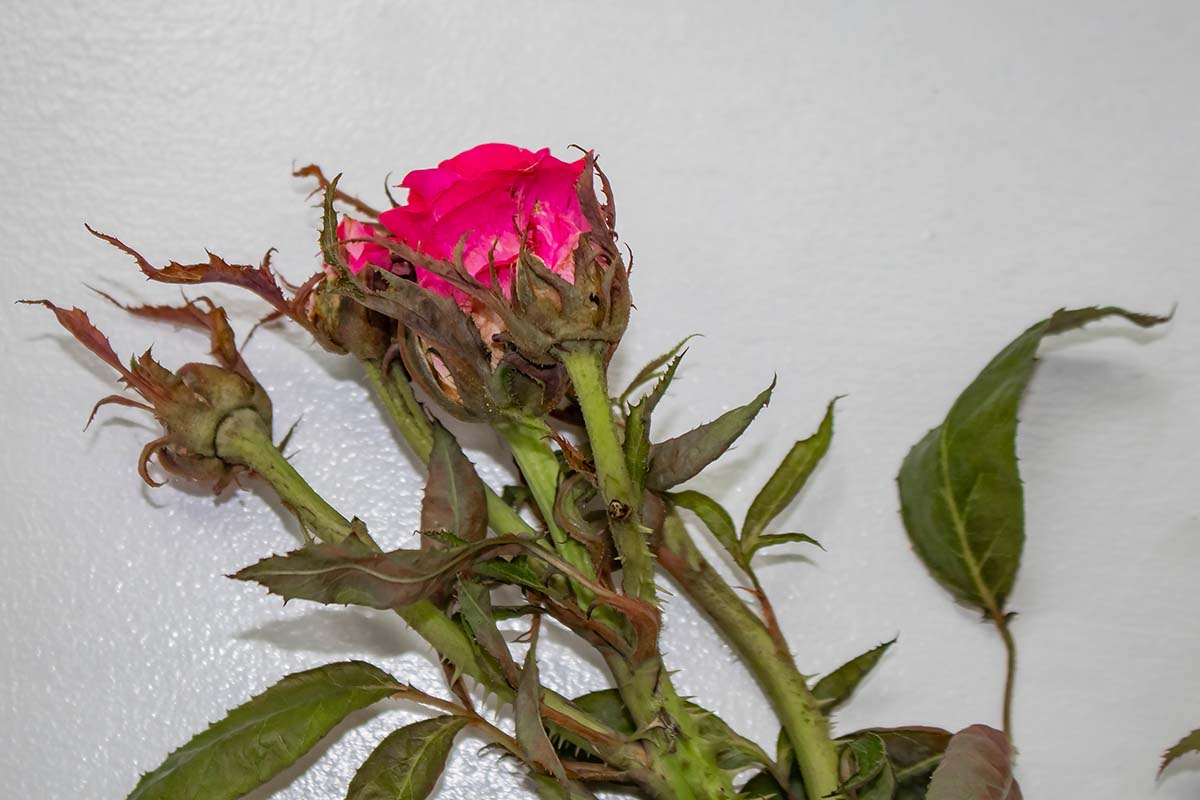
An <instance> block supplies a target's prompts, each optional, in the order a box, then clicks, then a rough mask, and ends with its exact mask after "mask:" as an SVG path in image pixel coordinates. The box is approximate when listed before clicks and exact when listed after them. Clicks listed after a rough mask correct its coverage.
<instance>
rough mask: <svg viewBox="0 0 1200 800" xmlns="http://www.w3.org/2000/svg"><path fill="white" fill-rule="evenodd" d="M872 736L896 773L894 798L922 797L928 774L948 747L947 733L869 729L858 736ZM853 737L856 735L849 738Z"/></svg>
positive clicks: (920, 729)
mask: <svg viewBox="0 0 1200 800" xmlns="http://www.w3.org/2000/svg"><path fill="white" fill-rule="evenodd" d="M867 732H870V733H874V734H875V735H876V736H878V737H879V738H880V739H883V745H884V747H886V748H887V754H888V761H890V762H891V763H892V766H894V767H895V770H896V780H897V782H898V786H897V790H896V796H897V797H898V798H899V797H905V798H907V797H910V796H913V795H916V796H918V797H924V796H925V788H926V786H927V785H928V783H929V774H930V773H931V772H933V771H934V769H936V768H937V765H938V764H939V763H941V760H942V754H943V753H945V752H946V747H947V746H948V745H949V744H950V738H951V734H950V731H947V730H943V729H942V728H931V727H923V726H912V727H908V728H871V729H869V731H860V732H859V733H860V734H861V733H867ZM851 735H852V736H856V735H859V734H851Z"/></svg>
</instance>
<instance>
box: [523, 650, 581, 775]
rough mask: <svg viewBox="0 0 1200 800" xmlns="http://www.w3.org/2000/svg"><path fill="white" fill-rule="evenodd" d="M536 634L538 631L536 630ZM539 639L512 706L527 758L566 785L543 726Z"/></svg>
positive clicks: (559, 764) (526, 663) (528, 655)
mask: <svg viewBox="0 0 1200 800" xmlns="http://www.w3.org/2000/svg"><path fill="white" fill-rule="evenodd" d="M535 631H536V628H535ZM536 645H537V641H536V636H535V638H534V641H533V643H532V644H530V646H529V652H528V653H526V655H525V665H524V667H522V669H521V680H520V682H519V683H518V684H517V699H516V702H515V703H514V707H513V716H514V717H515V718H516V727H517V743H518V744H519V745H520V746H521V750H522V751H523V752H524V753H525V757H526V759H527V760H528V761H529V762H530V763H531V764H533V765H535V766H536V767H538V768H539V769H540V770H542V771H543V772H546V773H548V774H550V775H553V776H554V777H555V778H557V779H558V781H559V783H562V784H566V783H567V782H568V781H567V776H566V772H565V771H564V770H563V766H562V762H561V761H559V758H558V753H556V752H555V751H554V745H553V744H552V743H551V742H550V737H549V736H548V735H547V734H546V726H545V725H544V724H543V723H542V713H541V703H542V685H541V683H540V681H539V680H538V667H537V656H536V654H535V651H536V649H537V646H536Z"/></svg>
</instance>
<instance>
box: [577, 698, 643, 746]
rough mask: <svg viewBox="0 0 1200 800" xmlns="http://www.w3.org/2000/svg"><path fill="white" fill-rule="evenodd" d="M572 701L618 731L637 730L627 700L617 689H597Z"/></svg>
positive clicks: (590, 715) (588, 713)
mask: <svg viewBox="0 0 1200 800" xmlns="http://www.w3.org/2000/svg"><path fill="white" fill-rule="evenodd" d="M571 703H572V704H574V705H576V706H578V707H579V709H580V710H582V711H583V712H584V713H585V714H587V715H588V716H589V717H592V718H593V719H595V720H596V721H598V722H602V723H604V724H605V725H607V726H608V727H610V728H612V729H613V730H614V731H616V732H617V733H624V734H626V735H630V734H632V733H633V732H634V731H636V730H637V725H636V724H635V723H634V721H633V717H632V716H630V714H629V710H628V709H627V708H626V707H625V701H624V700H622V699H621V693H620V692H619V691H618V690H616V689H597V690H596V691H594V692H588V693H587V694H583V695H580V696H579V697H576V698H575V699H574V700H572V701H571Z"/></svg>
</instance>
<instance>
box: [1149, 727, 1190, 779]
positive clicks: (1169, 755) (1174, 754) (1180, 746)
mask: <svg viewBox="0 0 1200 800" xmlns="http://www.w3.org/2000/svg"><path fill="white" fill-rule="evenodd" d="M1185 753H1200V728H1198V729H1196V730H1194V731H1192V732H1191V733H1189V734H1188V735H1187V736H1185V737H1183V738H1182V739H1180V740H1179V741H1178V742H1176V743H1175V745H1174V746H1173V747H1171V748H1170V749H1169V750H1167V752H1165V753H1163V760H1162V766H1161V767H1159V768H1158V773H1159V774H1160V775H1161V774H1162V771H1163V770H1164V769H1166V768H1167V767H1169V766H1171V762H1172V761H1174V760H1175V759H1177V758H1179V757H1180V756H1182V755H1184V754H1185Z"/></svg>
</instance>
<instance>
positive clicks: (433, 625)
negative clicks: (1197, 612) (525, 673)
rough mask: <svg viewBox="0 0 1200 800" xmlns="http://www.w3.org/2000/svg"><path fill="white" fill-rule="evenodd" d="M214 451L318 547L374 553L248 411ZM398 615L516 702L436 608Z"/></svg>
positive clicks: (563, 704) (361, 532) (222, 429)
mask: <svg viewBox="0 0 1200 800" xmlns="http://www.w3.org/2000/svg"><path fill="white" fill-rule="evenodd" d="M216 446H217V454H218V455H219V456H220V457H221V458H222V459H223V460H224V461H226V462H227V463H231V464H240V465H242V466H245V467H248V468H250V469H252V470H254V472H255V473H257V474H258V475H259V477H261V478H262V479H263V480H265V481H266V482H267V483H268V484H270V485H271V487H272V488H273V489H274V490H275V491H276V492H277V493H278V494H279V496H280V498H281V499H282V500H283V502H284V503H285V504H286V505H287V506H288V507H289V508H290V509H292V511H293V512H294V513H295V514H296V515H297V517H299V518H300V520H301V523H302V524H303V525H304V526H305V528H306V529H307V530H308V531H310V532H311V533H312V534H313V535H314V536H316V537H317V538H318V539H320V540H321V541H323V542H328V543H336V542H340V541H343V540H345V539H346V538H347V537H349V536H351V535H355V536H357V537H359V538H360V539H361V540H363V541H364V542H365V543H367V544H369V545H372V546H375V547H376V548H378V545H376V544H375V542H374V541H373V540H372V539H371V537H370V535H369V534H368V533H367V531H366V526H364V525H362V523H358V524H357V525H355V523H354V522H352V521H350V520H348V519H346V517H345V516H343V515H342V514H340V513H339V512H338V511H337V510H336V509H334V508H333V506H331V505H329V503H327V502H326V501H325V499H324V498H322V497H321V496H320V495H319V494H317V493H316V491H314V490H313V488H312V487H311V486H309V485H308V483H307V482H306V481H305V480H304V478H303V477H302V476H301V475H300V473H299V472H297V471H296V469H295V468H294V467H293V466H292V465H291V464H290V463H289V462H288V460H287V459H286V458H285V457H284V455H283V453H281V452H280V451H279V448H278V447H276V446H275V443H274V442H273V441H272V440H271V433H270V430H269V429H268V428H267V425H266V423H265V422H264V421H263V420H262V418H261V417H259V416H258V415H257V414H256V413H254V412H252V411H250V410H248V409H247V410H244V411H235V412H234V413H233V414H230V415H229V416H228V417H226V419H225V420H224V421H223V422H222V423H221V425H220V426H219V427H218V429H217V437H216ZM497 500H499V498H497ZM504 508H508V506H504ZM489 510H490V504H489ZM509 511H511V509H509ZM513 516H515V517H516V519H517V520H519V521H520V523H521V525H523V526H524V528H525V530H529V531H531V530H532V529H530V528H529V526H528V525H527V524H526V523H525V522H524V520H521V519H520V517H519V516H516V514H515V512H513ZM499 524H502V525H505V531H506V532H508V531H513V530H516V529H517V528H516V527H515V526H511V527H510V525H511V522H510V521H508V519H507V517H506V516H504V515H501V521H500V523H499ZM396 613H397V614H399V615H400V617H401V618H402V619H403V620H404V621H405V622H407V623H408V625H409V626H410V627H412V629H413V630H415V631H416V632H417V634H418V635H420V636H421V638H423V639H424V640H425V641H427V642H428V643H429V644H430V645H432V646H433V648H434V649H435V650H436V651H437V652H438V654H439V656H440V657H441V658H444V659H445V660H447V661H449V662H451V663H452V664H454V665H455V667H457V668H458V669H459V670H461V671H462V672H463V673H464V674H466V675H468V676H470V677H471V678H472V679H474V680H476V681H478V682H479V683H481V684H483V685H485V686H487V687H488V690H489V691H490V692H493V693H495V694H497V695H499V696H500V697H501V698H502V699H503V700H506V701H508V702H512V701H513V700H514V698H515V692H514V691H513V689H512V687H510V686H509V685H508V684H507V682H505V681H504V679H503V676H499V675H497V674H495V673H494V672H493V671H492V670H489V669H487V668H485V666H484V664H483V662H482V661H481V660H480V659H479V657H478V653H477V651H476V648H475V645H474V644H473V643H472V642H471V640H470V638H469V637H468V636H467V635H466V633H465V632H464V631H463V629H462V628H461V627H460V626H459V625H457V624H455V622H454V621H453V620H452V619H450V617H449V616H447V615H446V613H445V611H443V610H442V609H441V608H439V607H438V606H437V605H435V604H434V603H432V602H430V601H428V600H419V601H417V602H415V603H412V604H410V605H406V606H403V607H401V608H398V609H396ZM543 703H544V704H545V706H546V707H547V708H548V709H549V710H550V711H552V712H554V713H556V714H557V715H559V716H560V717H562V718H565V719H567V720H570V721H572V722H574V723H575V724H576V726H577V727H581V728H586V729H590V730H592V731H595V732H596V733H597V734H600V735H602V736H605V737H611V738H613V739H614V740H616V739H618V738H619V737H617V735H616V734H615V733H614V732H613V731H611V729H609V728H607V727H605V726H603V725H600V724H599V723H597V722H596V721H595V720H594V719H592V718H591V717H590V716H588V715H587V714H584V713H583V712H581V711H580V710H579V709H578V708H576V707H575V706H574V704H572V703H571V702H570V701H569V700H567V699H566V698H564V697H562V696H561V695H558V694H556V693H554V692H551V691H548V690H547V691H545V692H544V693H543ZM564 735H567V736H568V738H570V739H571V740H572V741H573V742H574V743H575V744H577V745H579V746H581V747H584V748H586V749H588V750H593V749H594V748H593V746H592V745H591V743H590V742H589V740H588V739H587V738H581V737H579V736H577V735H572V734H571V733H570V732H569V731H564ZM600 755H602V756H603V757H605V758H609V759H612V760H613V761H614V762H615V763H616V764H618V765H619V766H623V767H626V768H631V769H632V768H634V767H637V766H638V765H637V764H635V763H633V762H630V761H629V760H628V759H627V758H625V757H624V756H623V755H622V754H620V753H618V752H616V751H608V752H604V753H601V754H600Z"/></svg>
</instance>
